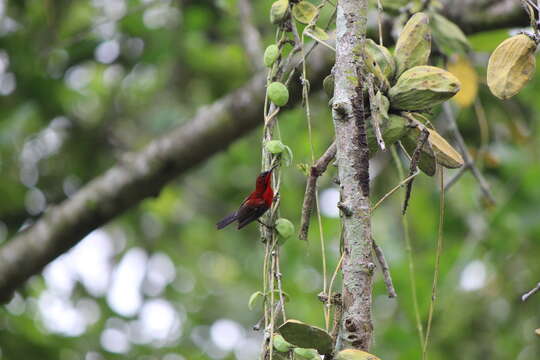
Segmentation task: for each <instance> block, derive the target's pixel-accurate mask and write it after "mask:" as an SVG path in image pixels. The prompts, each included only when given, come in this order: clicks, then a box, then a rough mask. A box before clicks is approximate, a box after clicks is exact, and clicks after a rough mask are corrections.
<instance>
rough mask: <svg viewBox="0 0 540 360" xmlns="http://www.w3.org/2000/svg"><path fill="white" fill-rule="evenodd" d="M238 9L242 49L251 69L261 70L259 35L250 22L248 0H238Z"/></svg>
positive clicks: (261, 59)
mask: <svg viewBox="0 0 540 360" xmlns="http://www.w3.org/2000/svg"><path fill="white" fill-rule="evenodd" d="M238 10H239V12H240V29H241V33H242V42H243V43H244V49H245V50H246V53H247V55H248V57H249V60H250V62H251V67H252V68H253V70H261V69H262V68H263V50H262V45H261V44H262V42H261V35H260V34H259V31H258V30H257V28H256V27H255V25H253V22H252V19H253V16H252V8H251V3H250V0H238Z"/></svg>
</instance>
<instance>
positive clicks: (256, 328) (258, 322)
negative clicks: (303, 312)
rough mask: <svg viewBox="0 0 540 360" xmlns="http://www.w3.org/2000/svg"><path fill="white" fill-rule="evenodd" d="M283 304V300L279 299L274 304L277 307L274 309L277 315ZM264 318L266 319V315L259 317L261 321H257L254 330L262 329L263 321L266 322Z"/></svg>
mask: <svg viewBox="0 0 540 360" xmlns="http://www.w3.org/2000/svg"><path fill="white" fill-rule="evenodd" d="M281 304H282V302H281V301H278V302H277V303H276V304H275V306H274V307H275V309H274V314H275V315H276V316H277V314H279V313H280V310H281V308H282V306H281ZM264 319H265V316H262V317H261V318H260V319H259V321H257V323H256V324H255V325H253V327H252V329H253V330H254V331H259V330H261V327H262V325H263V323H264Z"/></svg>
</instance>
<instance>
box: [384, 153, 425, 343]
mask: <svg viewBox="0 0 540 360" xmlns="http://www.w3.org/2000/svg"><path fill="white" fill-rule="evenodd" d="M391 152H392V158H393V159H394V162H395V163H396V168H397V171H398V175H399V177H400V179H401V178H403V176H405V171H404V170H403V165H402V164H401V160H400V159H399V155H398V152H397V145H394V146H392V149H391ZM401 224H402V226H403V237H404V238H405V252H406V253H407V260H408V263H409V281H410V282H411V292H412V300H413V307H414V318H415V321H416V329H417V330H418V338H419V339H420V347H423V346H424V329H423V327H422V321H421V319H420V308H419V306H418V294H417V293H416V275H415V274H416V272H415V266H414V257H413V251H412V245H411V237H410V234H409V221H408V220H407V215H403V216H402V217H401Z"/></svg>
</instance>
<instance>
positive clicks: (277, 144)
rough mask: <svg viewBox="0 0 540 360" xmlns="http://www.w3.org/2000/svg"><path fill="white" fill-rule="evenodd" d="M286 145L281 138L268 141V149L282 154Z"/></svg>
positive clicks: (273, 152)
mask: <svg viewBox="0 0 540 360" xmlns="http://www.w3.org/2000/svg"><path fill="white" fill-rule="evenodd" d="M285 148H286V146H285V145H284V144H283V143H282V142H281V141H279V140H270V141H268V142H267V143H266V150H268V151H270V152H271V153H272V154H281V153H282V152H283V150H285Z"/></svg>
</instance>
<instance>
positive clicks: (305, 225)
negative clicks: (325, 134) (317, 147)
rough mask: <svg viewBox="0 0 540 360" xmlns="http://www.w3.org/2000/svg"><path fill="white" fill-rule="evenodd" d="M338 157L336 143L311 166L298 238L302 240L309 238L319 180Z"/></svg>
mask: <svg viewBox="0 0 540 360" xmlns="http://www.w3.org/2000/svg"><path fill="white" fill-rule="evenodd" d="M335 157H336V143H335V142H333V143H332V145H330V146H329V147H328V149H326V151H325V152H324V154H323V155H322V156H321V157H320V158H319V160H317V162H316V163H315V164H314V165H313V166H312V167H311V173H310V174H309V177H308V180H307V182H306V192H305V194H304V204H303V205H302V218H301V220H300V232H299V233H298V238H299V239H300V240H307V236H308V231H309V222H310V220H311V212H312V211H313V205H314V203H315V195H316V193H317V180H318V179H319V176H321V175H322V174H323V173H324V172H325V171H326V168H327V167H328V165H329V164H330V162H331V161H332V160H334V158H335Z"/></svg>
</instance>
